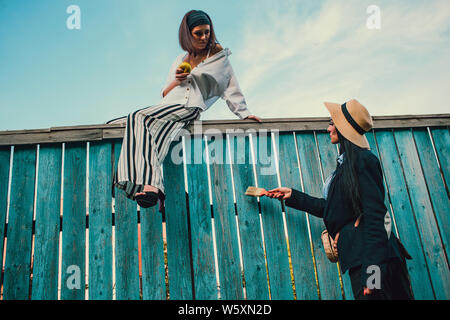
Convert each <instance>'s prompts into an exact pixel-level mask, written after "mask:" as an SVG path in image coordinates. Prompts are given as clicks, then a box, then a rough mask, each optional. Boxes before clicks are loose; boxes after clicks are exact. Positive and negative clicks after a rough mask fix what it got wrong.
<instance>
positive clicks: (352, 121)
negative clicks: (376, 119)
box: [341, 103, 366, 135]
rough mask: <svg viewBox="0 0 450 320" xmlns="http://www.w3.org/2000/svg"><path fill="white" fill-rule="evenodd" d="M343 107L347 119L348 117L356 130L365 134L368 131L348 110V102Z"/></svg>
mask: <svg viewBox="0 0 450 320" xmlns="http://www.w3.org/2000/svg"><path fill="white" fill-rule="evenodd" d="M341 109H342V113H343V114H344V117H345V119H347V121H348V123H350V124H351V126H352V127H353V129H355V130H356V131H358V133H359V134H360V135H363V134H365V133H366V130H364V129H363V128H361V127H360V126H359V124H357V123H356V121H355V119H353V118H352V116H351V115H350V113H349V112H348V110H347V104H346V103H344V104H343V105H342V106H341Z"/></svg>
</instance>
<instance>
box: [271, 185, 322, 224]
mask: <svg viewBox="0 0 450 320" xmlns="http://www.w3.org/2000/svg"><path fill="white" fill-rule="evenodd" d="M267 196H268V197H270V198H277V199H280V200H285V202H284V203H285V204H286V205H287V206H289V207H291V208H294V209H297V210H302V211H306V212H308V213H310V214H312V215H313V216H316V217H318V218H323V210H324V209H325V204H326V200H325V199H323V198H316V197H312V196H310V195H308V194H306V193H304V192H301V191H298V190H295V189H291V188H286V187H281V188H275V189H272V190H270V191H269V194H268V195H267Z"/></svg>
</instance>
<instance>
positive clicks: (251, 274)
mask: <svg viewBox="0 0 450 320" xmlns="http://www.w3.org/2000/svg"><path fill="white" fill-rule="evenodd" d="M253 138H254V137H253ZM230 146H232V148H233V151H230V152H232V159H233V160H232V162H233V167H232V168H233V178H234V187H235V193H236V207H237V212H238V224H239V234H240V238H241V246H242V260H243V265H244V277H245V290H246V296H247V299H252V300H255V299H259V300H262V299H269V287H268V284H267V271H266V261H265V258H264V247H263V239H262V235H261V222H260V215H259V210H258V201H257V199H255V198H254V197H249V196H246V195H245V190H247V187H248V186H256V180H255V175H254V174H253V162H252V158H251V154H250V139H249V136H237V137H235V138H233V139H231V141H230ZM236 150H244V152H239V151H236Z"/></svg>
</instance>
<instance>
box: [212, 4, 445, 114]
mask: <svg viewBox="0 0 450 320" xmlns="http://www.w3.org/2000/svg"><path fill="white" fill-rule="evenodd" d="M278 3H280V2H278V1H277V4H278ZM303 4H304V2H300V1H298V2H296V1H289V2H287V3H284V2H283V3H280V5H279V6H278V7H276V6H274V5H273V2H270V1H269V2H262V3H261V5H260V6H259V7H258V8H257V10H258V11H257V12H253V15H251V17H252V18H249V19H248V20H247V21H246V24H245V25H244V26H243V38H242V46H240V47H237V48H232V49H233V52H235V55H233V65H234V68H235V70H236V73H237V75H238V76H239V82H240V85H241V87H242V89H243V91H244V94H245V95H246V98H247V102H248V104H249V108H250V109H251V110H252V111H253V113H255V114H259V115H263V116H264V117H304V116H325V115H327V113H326V110H325V108H324V107H323V105H322V102H323V101H335V102H344V101H346V100H348V99H351V98H354V97H355V98H357V99H359V100H360V101H361V102H362V103H363V104H365V105H366V106H367V107H368V109H369V111H371V113H372V114H374V115H382V114H405V113H408V114H415V113H443V112H445V109H443V106H444V105H445V103H446V102H447V101H448V100H449V98H450V94H449V93H448V89H447V86H448V83H449V81H448V80H449V79H448V78H449V71H450V70H449V69H450V67H449V66H450V63H449V62H448V56H449V53H450V46H449V44H450V42H449V41H448V40H449V35H450V4H448V1H433V2H419V3H417V2H412V1H408V2H406V1H396V2H393V1H379V6H380V9H381V30H369V29H367V28H366V19H367V17H368V14H367V13H366V8H367V6H368V5H370V4H372V3H369V2H368V1H361V0H353V1H345V2H343V1H339V2H337V1H334V0H333V1H325V2H323V3H322V5H321V6H320V7H318V8H316V10H310V9H311V8H306V7H305V8H304V7H302V5H303ZM249 16H250V15H249ZM430 102H432V105H431V106H430ZM444 108H445V107H444ZM216 110H217V109H216ZM222 115H223V116H224V118H229V112H227V110H225V111H224V112H223V114H222V113H221V114H218V113H217V112H215V114H214V116H215V117H214V118H217V117H218V116H222ZM204 118H205V117H204ZM207 118H212V117H209V116H208V117H207Z"/></svg>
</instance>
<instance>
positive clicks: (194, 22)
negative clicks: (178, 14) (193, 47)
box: [187, 10, 211, 31]
mask: <svg viewBox="0 0 450 320" xmlns="http://www.w3.org/2000/svg"><path fill="white" fill-rule="evenodd" d="M187 24H188V27H189V30H190V31H192V29H194V28H195V27H196V26H201V25H203V24H207V25H211V21H209V18H208V16H207V14H206V13H205V12H203V11H201V10H195V11H193V12H191V13H190V14H189V15H188V17H187Z"/></svg>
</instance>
